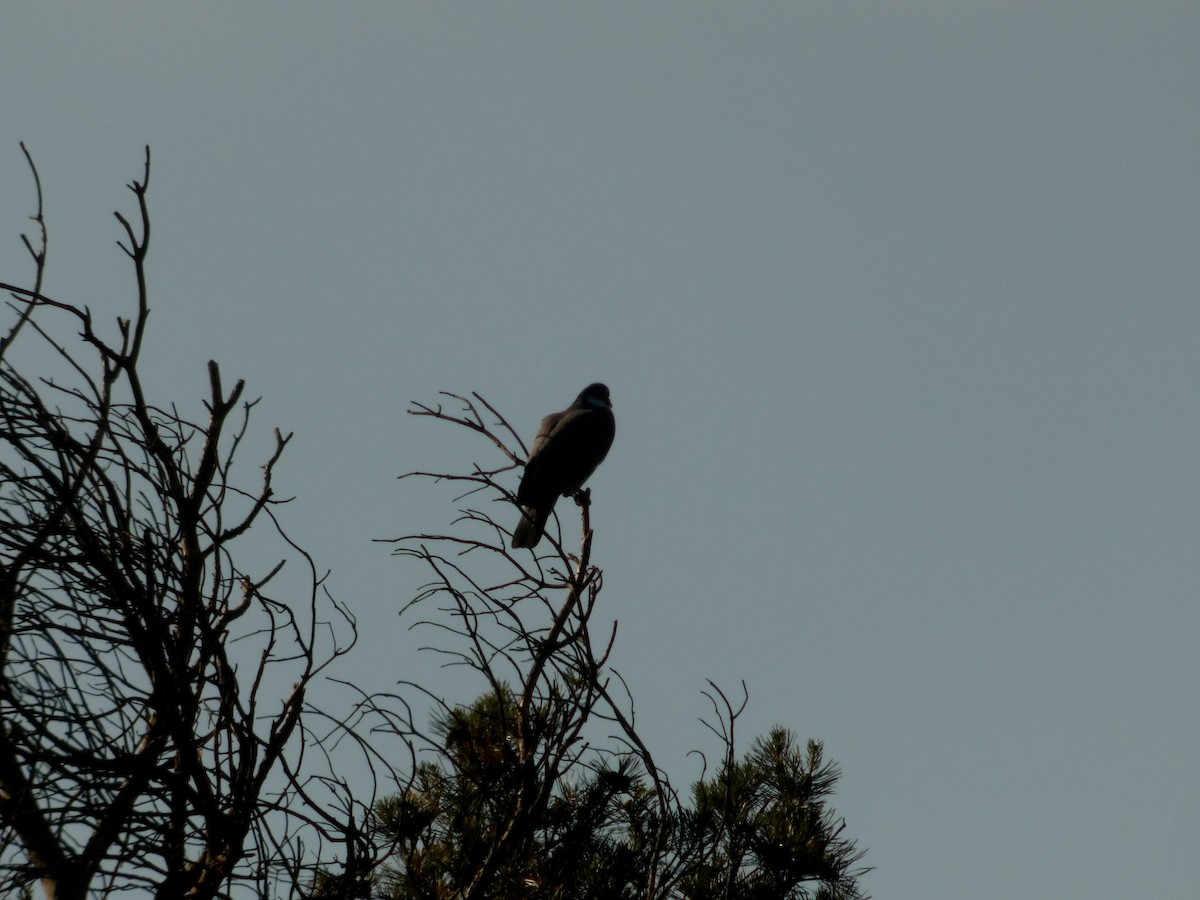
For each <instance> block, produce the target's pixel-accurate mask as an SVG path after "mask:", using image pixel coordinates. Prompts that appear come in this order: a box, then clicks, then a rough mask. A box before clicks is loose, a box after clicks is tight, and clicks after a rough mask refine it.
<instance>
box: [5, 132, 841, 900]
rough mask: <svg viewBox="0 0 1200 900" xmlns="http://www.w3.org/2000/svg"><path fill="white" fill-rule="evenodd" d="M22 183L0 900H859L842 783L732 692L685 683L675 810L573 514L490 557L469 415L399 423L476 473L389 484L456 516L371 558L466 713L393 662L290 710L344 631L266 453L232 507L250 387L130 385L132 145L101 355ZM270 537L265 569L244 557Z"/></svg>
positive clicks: (509, 454) (480, 420)
mask: <svg viewBox="0 0 1200 900" xmlns="http://www.w3.org/2000/svg"><path fill="white" fill-rule="evenodd" d="M30 166H31V169H33V174H34V183H35V185H37V189H38V213H37V215H36V216H35V217H34V221H35V223H36V225H37V231H36V232H35V234H34V237H33V238H29V237H24V240H25V245H26V248H27V249H28V251H29V253H30V257H31V259H32V261H33V265H34V276H33V279H32V284H31V286H30V287H27V288H22V287H17V286H14V285H10V284H0V289H4V290H6V291H9V292H10V294H11V298H12V299H11V302H10V303H9V307H8V308H9V309H10V311H11V313H12V318H11V321H10V322H9V323H8V325H7V327H6V331H5V333H4V334H3V337H2V338H0V340H2V343H0V894H3V895H5V896H22V895H29V894H31V892H32V888H33V886H34V885H38V886H40V888H41V890H42V891H43V893H44V894H45V895H46V896H47V897H49V898H52V900H77V898H83V897H87V896H106V895H109V894H114V893H118V892H130V891H138V892H141V893H143V894H151V895H154V896H157V897H161V898H164V900H166V898H171V900H176V898H180V897H188V898H196V900H202V898H210V897H242V896H257V897H284V896H293V897H294V896H307V897H312V898H318V897H319V898H326V900H332V898H342V900H352V898H392V900H399V898H404V900H409V898H462V900H482V898H510V897H524V896H529V897H546V898H596V900H600V898H646V900H656V898H663V900H666V898H696V900H701V898H795V900H800V898H826V900H834V898H845V900H851V898H858V897H859V896H860V893H859V890H858V886H857V880H856V879H857V875H858V874H859V872H858V871H857V870H856V869H855V866H856V865H857V864H858V863H859V861H860V859H861V853H860V852H859V851H858V850H857V849H856V848H855V846H854V844H853V843H852V842H850V841H848V840H846V839H844V838H843V837H842V836H841V834H842V830H843V825H842V823H841V821H840V820H839V819H837V817H836V816H835V814H834V813H833V811H832V810H831V809H830V808H829V806H828V797H829V795H830V793H831V792H832V789H833V787H834V784H835V782H836V780H837V777H838V772H837V769H836V767H834V766H833V765H831V764H829V763H827V762H825V761H824V759H823V755H822V748H821V746H820V744H818V743H816V742H809V743H808V744H807V745H806V746H803V747H802V746H800V744H799V743H798V742H797V741H796V740H795V738H794V737H793V736H792V735H791V734H790V733H789V732H787V731H784V730H781V729H780V730H775V731H773V732H771V734H769V735H768V736H767V737H765V738H762V739H760V740H758V741H756V742H755V743H754V744H753V745H752V746H751V749H750V750H749V752H747V753H746V754H745V755H743V756H738V755H737V753H736V752H735V748H736V746H737V744H736V741H735V726H736V723H737V720H738V718H739V716H740V715H741V713H742V711H743V709H744V707H745V702H746V697H745V694H744V693H743V697H742V700H741V702H740V703H738V704H737V705H735V704H733V703H731V702H730V701H729V700H728V698H727V697H726V695H725V694H724V693H722V692H721V691H720V690H719V689H718V688H717V687H716V686H715V685H710V690H709V691H708V692H707V696H708V697H709V699H710V701H711V702H712V713H711V715H710V716H709V717H708V719H707V720H706V724H707V725H708V727H709V728H710V729H711V730H712V732H713V734H714V736H715V737H716V739H717V742H718V745H719V748H720V752H719V756H718V759H719V761H718V762H717V764H716V765H715V766H714V767H713V769H712V771H711V772H709V771H708V769H707V768H705V770H704V771H703V772H702V773H701V775H700V777H699V778H698V780H697V781H696V783H695V784H694V785H693V786H692V788H691V791H690V794H689V795H688V796H687V797H686V798H683V797H681V796H680V794H679V793H678V792H677V791H676V789H675V788H674V787H673V786H672V783H671V781H670V779H669V778H668V777H667V775H666V773H665V771H664V770H663V769H662V768H660V767H659V766H658V765H657V764H656V762H655V760H654V758H653V757H652V755H651V752H650V750H649V748H648V747H647V746H646V744H645V742H644V741H643V740H642V738H641V737H640V735H639V734H638V731H637V727H636V715H635V711H634V704H633V699H632V694H631V692H630V691H629V690H628V688H627V686H626V684H625V682H624V681H623V680H622V679H621V677H620V675H619V674H618V673H616V672H615V671H614V670H613V669H612V668H611V667H610V666H609V658H610V654H611V652H612V649H613V646H614V642H615V640H616V634H617V627H616V623H615V622H612V623H610V624H605V625H600V624H597V623H598V622H599V621H600V620H598V619H597V610H598V598H599V596H600V593H601V591H602V588H603V573H602V571H601V569H600V568H599V567H598V566H596V565H595V564H594V563H593V560H592V549H593V539H594V535H593V532H592V529H591V523H590V516H589V503H590V493H589V492H588V491H586V490H585V491H580V492H577V493H576V494H575V498H574V499H575V500H576V503H577V505H578V508H579V510H580V522H581V533H580V538H579V542H578V545H577V547H569V546H568V545H569V544H573V542H568V541H566V540H564V537H563V533H562V529H561V527H560V526H559V524H558V523H559V519H558V514H555V516H554V518H553V520H552V523H551V527H549V528H548V529H547V532H546V536H545V538H544V539H543V542H542V543H541V544H540V545H539V546H540V549H541V552H530V551H527V550H513V549H512V548H511V532H510V530H509V527H510V526H511V525H514V524H515V523H516V522H517V521H518V516H517V514H516V508H515V497H514V495H513V493H512V491H511V490H510V488H509V487H508V486H506V483H507V482H508V481H511V480H512V479H511V478H510V476H511V475H512V474H513V473H514V472H515V471H516V470H517V469H518V468H519V467H520V466H521V465H523V463H524V460H525V458H526V457H527V456H528V451H527V449H526V447H525V445H524V444H523V443H522V441H521V439H520V437H519V435H518V434H517V433H516V432H515V431H514V430H513V429H512V428H511V427H509V425H508V423H507V421H506V420H505V419H504V417H503V416H502V415H501V414H500V413H499V412H498V411H497V410H496V409H495V408H494V407H492V406H491V405H490V404H488V403H487V401H485V400H484V399H483V398H482V397H481V396H480V395H479V394H473V395H471V396H469V397H468V396H461V395H454V394H449V395H446V396H447V397H448V398H449V400H450V401H452V403H453V408H452V409H451V410H449V411H448V410H446V409H445V408H443V406H441V405H424V404H414V406H413V407H412V408H411V409H410V410H409V411H410V413H412V414H414V415H416V416H419V417H424V418H426V419H432V420H435V421H440V422H443V423H449V424H451V425H453V426H455V427H458V428H465V429H467V430H468V431H469V432H470V433H472V434H473V435H474V436H475V437H477V438H480V439H482V440H483V441H484V442H485V446H487V447H488V448H489V452H493V453H496V454H498V459H497V462H496V464H495V465H492V466H488V467H484V466H479V465H476V466H474V467H473V468H472V469H470V470H469V471H466V472H454V471H441V472H416V473H411V474H412V475H413V476H417V477H423V478H426V479H432V480H433V481H435V482H438V483H441V484H446V485H449V486H451V487H453V488H454V489H455V490H456V494H457V497H456V502H457V503H460V504H461V503H462V501H464V500H466V499H467V498H470V502H469V504H468V505H465V506H460V507H459V516H458V518H457V520H456V522H455V524H454V525H453V526H452V527H451V528H450V529H449V530H448V531H445V532H435V533H424V534H416V535H409V536H407V537H402V538H398V539H396V541H395V542H394V543H395V549H396V552H397V553H398V554H400V555H402V556H405V557H409V558H412V559H415V560H417V561H418V562H419V563H420V564H421V565H422V566H424V567H425V568H426V569H427V570H428V571H429V572H430V573H431V574H430V581H429V583H428V585H427V586H426V588H425V589H424V590H423V591H421V592H420V593H419V594H418V596H416V597H415V598H413V599H412V600H411V602H409V603H407V604H406V605H405V606H404V609H403V610H402V612H403V613H404V615H405V616H406V617H414V618H416V620H417V621H416V622H414V627H419V628H421V629H424V630H425V631H426V633H429V634H431V635H433V636H434V637H433V640H432V641H431V642H430V647H429V649H431V650H432V651H433V652H435V653H438V654H441V656H442V658H443V659H444V660H445V662H446V664H447V665H455V666H461V667H466V668H467V669H468V670H470V671H471V672H473V673H475V674H476V675H477V676H478V679H479V682H480V687H479V690H480V691H481V693H480V695H479V696H478V697H477V699H475V700H474V702H471V703H467V704H461V703H456V702H454V701H453V700H452V699H447V698H444V697H440V696H438V695H436V694H435V693H434V692H433V691H432V690H430V689H429V688H428V687H423V686H421V685H417V684H413V683H410V682H407V681H403V680H402V679H403V678H404V672H403V671H401V670H402V666H403V661H397V663H396V665H397V669H398V671H397V674H396V676H395V677H396V678H398V679H401V681H400V685H401V686H400V688H399V689H398V690H396V691H394V692H390V693H381V692H374V691H371V690H369V689H366V688H363V687H360V686H354V685H349V684H346V683H345V682H340V683H341V684H343V685H344V687H346V688H347V689H349V690H353V691H355V692H356V695H357V696H356V699H355V701H354V702H353V703H350V704H347V705H345V707H343V708H341V710H340V711H339V713H338V714H336V715H332V714H327V713H326V712H324V711H323V710H322V709H321V708H319V707H318V706H316V705H314V704H313V703H312V702H310V700H309V699H308V698H309V694H310V690H311V689H312V688H313V686H314V681H315V680H316V679H318V677H328V678H329V680H330V681H331V682H333V681H336V679H333V678H332V677H331V676H329V671H330V670H329V666H330V665H331V664H332V663H334V662H335V661H336V660H338V659H339V658H340V657H342V656H343V655H345V654H346V653H347V652H349V650H350V649H351V647H352V646H353V643H354V639H355V637H356V630H355V621H354V618H353V617H352V616H351V614H350V612H349V611H348V610H347V609H346V608H345V607H344V606H342V605H341V604H339V603H337V602H336V601H335V600H334V599H333V598H332V597H330V596H329V595H328V593H327V592H325V590H324V588H323V576H322V575H321V574H320V573H319V572H318V570H317V569H316V567H315V565H314V563H313V560H312V558H311V557H310V556H309V555H308V554H307V553H306V552H305V551H303V550H302V549H301V548H299V547H297V546H296V545H295V544H294V543H293V542H292V541H291V540H290V539H289V538H288V537H287V535H286V533H285V532H284V531H283V529H282V527H281V525H280V522H279V521H278V519H277V517H276V511H277V508H278V506H279V504H280V503H281V502H283V501H282V500H281V499H280V498H279V497H278V496H277V495H276V493H275V487H274V473H275V466H276V463H277V462H278V460H279V459H280V457H281V455H282V453H283V451H284V450H285V448H286V446H287V444H288V441H289V438H290V436H285V435H283V434H281V433H280V432H279V431H276V432H275V441H274V447H273V449H272V450H270V451H269V452H268V453H267V455H266V459H265V460H264V461H263V465H262V468H261V475H258V476H256V477H255V478H254V479H253V480H252V482H251V483H250V484H249V485H246V484H244V483H243V482H241V481H240V480H238V479H237V478H235V477H234V475H235V460H236V459H237V457H238V454H239V451H240V450H241V449H242V447H243V444H244V440H245V438H246V437H247V435H248V434H249V423H250V414H251V411H252V408H253V406H254V403H253V402H247V401H245V400H244V399H243V393H244V386H243V384H242V383H241V382H237V383H236V384H235V385H234V386H232V387H231V388H230V387H227V386H226V385H225V384H224V383H223V381H222V378H221V373H220V370H219V368H218V366H217V365H216V363H209V367H208V385H207V391H206V396H205V400H204V412H203V414H202V415H200V416H197V417H189V416H187V415H185V414H184V413H183V412H181V411H180V410H179V408H178V407H177V406H176V405H174V404H173V403H169V402H166V403H164V402H159V401H156V400H155V399H154V398H153V392H152V391H151V390H150V388H149V386H148V385H147V384H146V383H145V382H144V380H143V376H144V372H143V368H142V365H141V358H142V350H143V346H144V342H145V338H146V323H147V317H148V314H149V301H148V296H149V294H148V288H147V279H146V267H145V261H146V253H147V249H148V238H149V233H150V219H149V214H148V211H147V205H146V191H147V185H148V181H149V171H150V160H149V152H148V151H147V156H146V165H145V172H144V174H143V176H142V178H141V180H140V181H134V182H133V183H132V184H130V189H131V190H132V191H133V194H134V197H135V198H136V201H137V207H138V214H137V215H136V216H134V217H132V218H133V221H130V219H127V218H126V217H125V216H123V215H121V214H119V213H118V214H117V219H118V221H119V223H120V226H121V228H122V230H123V235H124V240H123V242H122V247H123V249H124V251H125V253H126V254H127V255H128V256H129V258H130V260H131V262H132V266H133V272H134V276H135V281H136V285H137V299H136V304H135V308H134V312H133V315H132V316H131V317H130V318H129V319H118V320H117V327H116V332H115V334H114V335H113V336H111V337H107V338H106V337H105V336H103V335H102V334H101V332H102V331H104V328H103V326H102V325H101V326H98V325H97V323H96V322H95V321H94V319H93V316H92V314H91V312H90V310H89V309H87V308H86V307H84V306H81V305H76V304H71V303H68V302H64V301H61V300H56V299H52V298H50V297H47V296H45V294H43V292H42V290H43V280H44V275H45V267H46V250H45V248H46V228H45V223H44V219H43V215H42V202H41V188H40V184H39V183H38V180H37V171H36V169H35V168H33V164H32V161H30ZM34 364H36V366H37V369H36V371H35V374H33V375H29V374H26V373H27V371H28V368H27V367H28V366H30V365H34ZM489 510H498V512H497V513H496V515H495V516H493V514H492V513H491V512H489ZM559 512H560V513H562V509H560V510H559ZM251 534H253V535H254V536H255V545H254V550H253V552H252V553H248V552H246V548H245V544H246V538H247V536H248V535H251ZM266 536H273V537H274V539H275V541H276V546H277V547H278V552H279V555H278V556H273V557H270V558H269V561H267V562H265V563H259V562H256V560H262V559H263V558H264V557H263V550H262V546H263V545H262V542H261V539H262V538H264V537H266ZM247 560H251V561H249V562H248V561H247ZM286 561H291V562H292V563H293V565H292V566H291V568H289V569H287V571H284V564H285V562H286ZM294 563H299V568H300V569H301V570H302V571H301V573H299V576H298V577H297V573H295V571H294V570H295V568H296V566H295V565H294ZM414 692H415V693H417V694H418V695H419V696H420V697H421V698H423V700H422V701H421V703H424V704H427V705H432V713H431V714H430V716H429V717H428V718H429V720H430V721H431V722H432V724H431V726H430V727H425V726H422V725H421V724H419V723H418V719H419V718H422V717H424V716H425V713H422V712H415V710H417V709H418V707H419V705H421V704H420V703H414V702H413V701H412V699H411V697H412V694H413V693H414ZM346 748H349V749H350V750H357V751H358V754H359V755H358V757H357V770H356V772H357V774H361V775H362V782H361V783H357V782H352V781H351V779H350V778H349V777H348V776H347V775H346V774H345V768H343V767H340V766H339V765H338V764H337V762H336V761H337V760H339V759H341V757H340V756H339V754H341V753H343V751H344V750H345V749H346ZM356 777H357V775H356Z"/></svg>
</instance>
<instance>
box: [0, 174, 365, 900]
mask: <svg viewBox="0 0 1200 900" xmlns="http://www.w3.org/2000/svg"><path fill="white" fill-rule="evenodd" d="M27 156H28V154H27ZM30 165H31V168H32V160H31V161H30ZM33 173H34V180H35V184H37V189H38V214H37V216H36V217H35V218H34V221H35V222H36V225H37V230H36V231H35V233H34V236H33V238H29V237H24V241H25V245H26V247H27V248H28V250H29V253H30V255H31V257H32V260H33V265H34V269H35V273H34V278H33V280H32V285H31V286H30V287H28V288H18V287H14V286H12V285H8V284H5V285H3V286H2V287H3V289H5V290H7V291H9V293H10V296H11V300H10V302H9V303H8V307H9V309H10V310H11V312H12V314H13V317H12V319H11V320H10V323H9V325H8V327H7V329H6V332H5V334H4V335H3V345H2V346H0V894H3V895H4V896H14V895H17V894H18V893H19V892H21V891H27V890H29V889H30V887H31V886H32V885H34V884H39V883H40V885H41V888H42V890H43V891H44V893H45V895H46V896H47V897H50V898H52V900H76V898H83V897H85V896H94V895H106V894H107V893H109V892H113V891H118V890H121V891H125V890H129V889H134V888H140V889H142V890H145V891H147V892H149V893H150V894H152V895H154V896H158V897H162V898H171V900H178V898H180V897H190V898H208V897H222V896H232V895H237V893H238V888H237V886H238V885H243V886H245V889H246V891H247V892H249V893H251V894H253V895H256V896H263V895H267V894H268V888H267V885H268V884H274V885H275V886H276V888H277V889H278V890H284V889H283V888H279V885H280V884H281V883H282V884H283V885H289V884H290V885H292V888H293V889H294V887H295V885H296V884H298V883H299V882H300V881H301V880H302V879H303V878H304V877H305V876H304V874H303V869H304V864H303V863H302V862H301V857H302V855H303V852H304V851H303V850H302V849H301V845H302V844H303V845H304V846H305V847H308V848H311V847H312V846H313V845H314V844H315V843H320V842H321V841H322V840H323V839H325V838H331V839H332V840H333V841H334V842H335V843H337V842H338V841H342V842H343V844H344V841H345V838H346V833H347V820H346V819H345V818H344V817H343V816H342V814H341V813H340V812H337V813H335V812H333V811H331V810H330V809H329V808H327V807H324V806H323V805H321V804H318V803H316V802H313V801H312V792H313V789H314V781H313V777H312V776H310V775H308V774H306V771H307V769H306V766H307V762H306V760H305V758H304V753H305V750H306V747H307V746H308V745H309V744H310V743H311V742H312V740H313V735H312V732H311V731H310V730H308V729H307V728H306V727H305V725H304V717H305V715H306V712H307V711H309V710H307V704H306V692H307V691H308V689H309V687H310V685H311V684H312V682H313V680H314V679H315V678H316V677H317V676H318V674H319V673H321V672H322V671H323V670H324V669H325V668H326V667H327V666H328V665H329V664H330V663H331V662H333V661H334V660H336V659H337V658H338V657H340V656H342V655H343V654H345V653H346V652H347V651H348V649H349V648H350V646H351V645H352V644H353V641H354V638H355V623H354V620H353V618H352V616H351V615H350V614H349V612H348V611H347V610H346V609H345V608H344V607H343V606H341V605H339V604H338V603H336V602H335V601H334V600H333V599H332V598H331V597H330V596H329V595H328V594H327V593H326V592H325V591H324V589H323V587H322V580H323V578H322V576H321V574H320V573H319V572H318V570H317V569H316V568H315V566H314V563H313V560H312V559H311V558H310V557H309V555H308V554H307V553H305V552H304V551H303V550H301V549H300V548H299V547H297V546H296V545H295V544H293V543H292V542H291V541H290V540H289V539H288V537H287V535H286V534H285V533H284V531H283V530H282V528H281V526H280V523H279V521H278V520H277V518H276V511H277V508H278V506H279V504H280V503H282V502H283V500H281V499H280V498H279V497H278V496H276V493H275V487H274V468H275V465H276V463H277V462H278V460H279V459H280V456H281V454H282V453H283V451H284V449H285V447H286V446H287V444H288V440H289V438H290V435H284V434H282V433H280V432H279V431H278V430H276V432H275V443H274V449H273V451H272V452H270V453H269V455H268V456H267V458H266V459H265V460H264V461H263V463H262V468H261V473H260V474H258V475H252V476H251V478H250V479H248V486H247V483H246V482H242V481H241V480H239V479H238V478H237V477H235V474H236V472H235V458H236V457H237V455H238V451H239V449H240V447H241V445H242V442H243V439H244V438H245V436H246V435H247V427H248V424H249V421H250V412H251V409H252V407H253V406H254V403H253V402H247V401H246V400H245V399H244V385H243V383H242V382H240V381H239V382H237V383H236V384H234V385H233V386H232V387H229V386H227V385H225V384H223V382H222V378H221V373H220V370H219V369H218V367H217V364H216V363H212V362H210V363H209V365H208V385H207V396H206V398H205V400H204V413H203V415H202V416H199V417H197V420H196V421H192V420H190V419H189V418H187V417H185V416H184V415H183V413H181V412H180V410H179V409H178V408H177V407H176V406H174V405H160V404H157V403H156V402H155V400H154V399H152V390H151V386H150V385H148V384H146V383H145V382H144V381H143V371H142V367H141V366H140V360H141V355H142V349H143V346H144V343H145V338H146V323H147V315H148V312H149V301H148V288H147V279H146V267H145V262H146V254H147V250H148V247H149V236H150V218H149V214H148V211H147V203H146V191H147V186H148V181H149V174H150V156H149V151H148V150H147V153H146V164H145V171H144V174H143V176H142V178H141V180H140V181H134V182H133V183H131V184H130V185H129V187H130V189H131V190H132V192H133V195H134V197H135V198H136V204H137V213H136V214H135V215H134V216H133V217H131V219H132V220H131V219H130V218H126V217H125V216H123V215H121V214H120V213H118V214H117V219H118V221H119V223H120V226H121V229H122V231H123V240H122V241H121V242H120V243H121V247H122V249H123V250H124V252H125V253H126V254H127V255H128V257H129V259H130V261H131V263H132V267H133V272H134V276H135V280H136V292H137V298H136V305H135V308H134V309H133V314H132V316H131V318H128V319H118V320H117V328H116V332H115V336H114V337H111V338H106V337H103V336H102V334H101V332H102V331H104V330H105V328H104V326H103V325H102V323H97V321H96V320H95V318H94V317H93V315H92V313H91V311H90V310H89V309H87V308H86V307H84V306H80V305H75V304H70V303H67V302H62V301H60V300H54V299H51V298H49V297H46V296H44V295H43V294H42V283H43V276H44V274H45V267H46V249H45V248H46V229H45V224H44V220H43V216H42V209H41V204H42V200H41V186H40V183H38V182H37V172H36V169H34V170H33ZM72 332H73V333H72ZM17 357H20V359H22V360H30V359H33V360H37V361H38V362H39V371H38V372H37V373H35V374H33V375H29V374H25V373H24V372H23V371H22V369H23V367H24V366H23V365H18V363H17V361H16V360H17ZM251 529H253V530H254V534H255V535H256V536H258V537H259V538H261V537H262V536H265V535H268V534H271V535H273V536H274V538H273V539H274V542H275V546H276V547H277V550H276V551H275V552H276V553H278V554H279V555H277V556H274V557H273V558H272V559H270V560H269V561H267V562H264V563H262V564H261V566H257V565H247V564H246V563H244V562H242V561H241V560H240V558H239V557H238V556H236V555H235V551H237V550H238V548H239V547H240V546H241V544H239V541H242V540H243V538H244V537H245V536H246V535H247V534H248V533H249V532H250V531H251ZM243 543H244V542H243ZM239 552H240V551H239ZM259 558H260V559H261V556H259ZM285 562H286V563H287V564H288V565H287V566H286V567H285ZM310 755H311V756H315V757H318V758H319V756H320V754H310ZM344 849H345V847H344V846H343V851H344ZM284 892H285V893H286V891H284ZM243 895H244V894H243ZM273 895H275V896H278V895H279V893H274V894H273Z"/></svg>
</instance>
